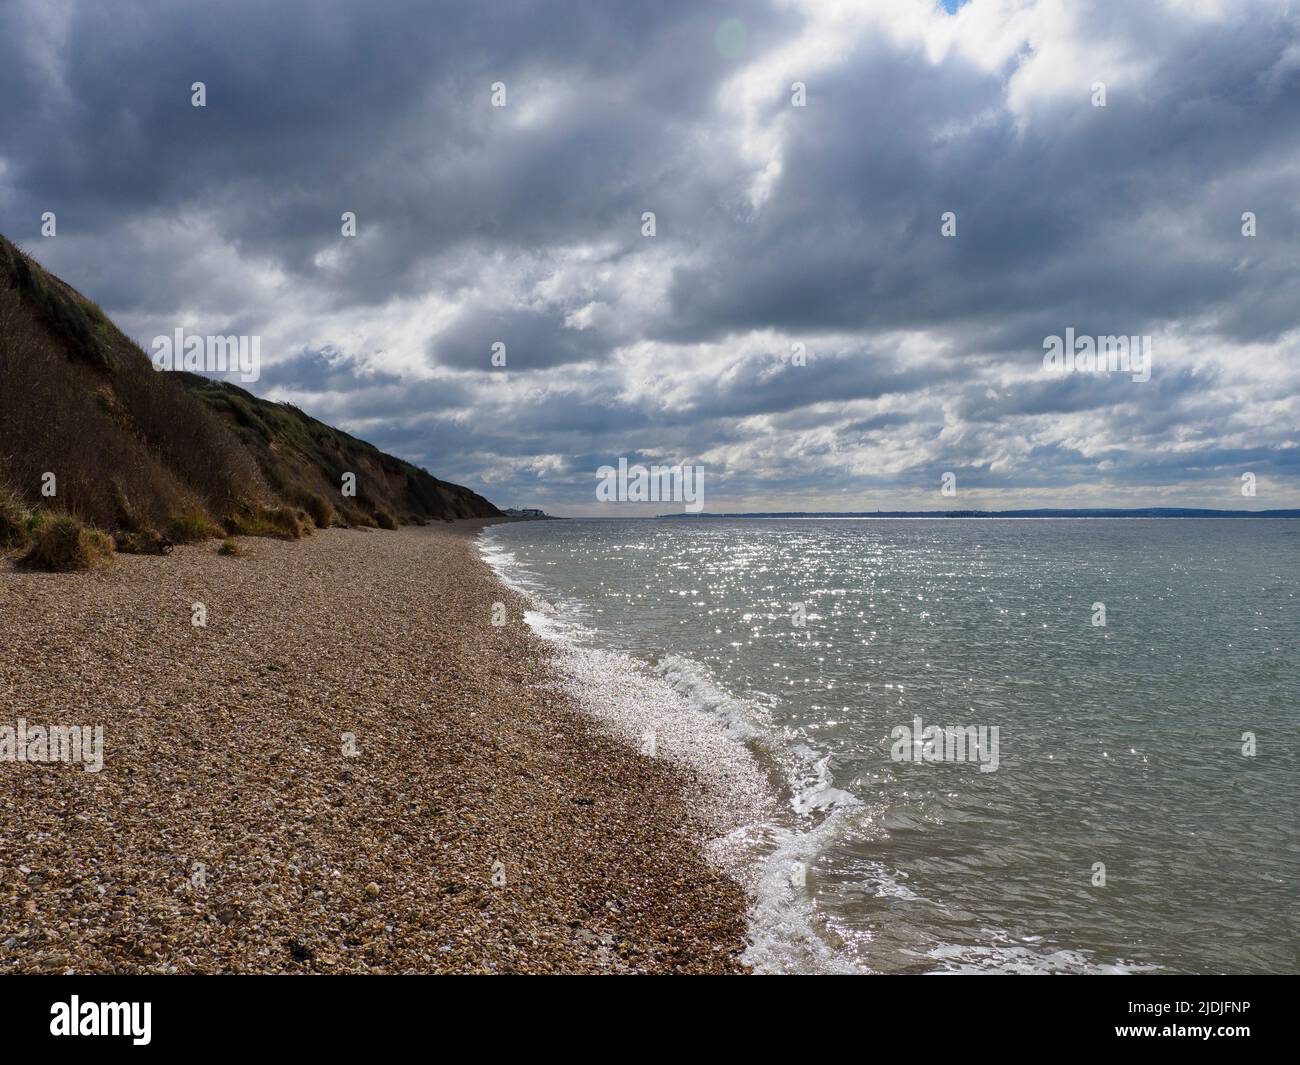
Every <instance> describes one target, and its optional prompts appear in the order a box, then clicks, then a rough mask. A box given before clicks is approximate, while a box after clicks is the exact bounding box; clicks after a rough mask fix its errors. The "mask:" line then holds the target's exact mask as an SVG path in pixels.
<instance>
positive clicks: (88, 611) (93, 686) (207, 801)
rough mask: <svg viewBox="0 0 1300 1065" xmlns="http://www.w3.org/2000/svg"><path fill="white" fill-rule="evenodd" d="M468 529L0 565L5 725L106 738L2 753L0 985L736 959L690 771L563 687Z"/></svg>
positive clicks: (654, 967)
mask: <svg viewBox="0 0 1300 1065" xmlns="http://www.w3.org/2000/svg"><path fill="white" fill-rule="evenodd" d="M484 524H485V523H484V522H482V521H462V522H456V523H454V524H438V525H432V526H429V527H424V528H415V527H404V528H401V529H399V530H396V531H383V530H360V529H349V530H344V529H330V530H325V531H320V532H317V533H316V534H315V535H313V536H311V537H309V538H307V539H304V540H301V541H297V542H282V541H278V540H269V539H245V540H241V544H242V545H243V546H244V547H245V548H246V549H247V551H248V553H247V554H246V555H245V556H244V557H228V556H223V555H219V554H218V553H217V551H216V544H215V543H214V542H211V541H209V542H205V543H200V544H192V545H186V546H181V547H177V548H176V549H175V551H174V552H173V553H172V554H170V555H168V556H166V557H145V556H120V555H119V556H116V557H114V559H113V560H112V562H111V564H110V565H108V566H107V567H105V568H102V569H99V570H95V571H92V572H89V573H76V574H47V573H28V572H23V571H21V570H17V569H15V568H14V567H13V565H12V561H11V560H7V561H5V562H4V563H3V565H0V645H3V648H4V651H3V657H2V659H0V726H5V725H7V726H10V727H16V724H17V722H18V721H19V720H20V719H22V720H23V721H25V722H26V723H27V725H28V727H31V726H37V725H39V726H48V725H56V726H57V725H69V726H72V725H77V726H85V727H88V728H94V727H98V726H102V728H103V736H104V744H103V767H102V769H100V770H99V771H97V772H91V771H87V770H86V768H85V767H84V766H83V765H82V764H74V763H60V762H54V763H46V764H39V763H34V762H23V761H18V760H9V761H0V973H14V972H48V973H443V972H447V973H451V972H457V973H533V972H536V973H543V972H547V973H666V972H685V973H738V972H744V971H746V970H745V966H744V964H743V963H742V961H741V960H740V957H741V954H742V952H743V951H744V949H745V946H746V939H745V936H746V908H747V900H746V896H745V893H744V891H743V890H742V888H741V887H740V885H739V884H738V883H737V882H736V881H735V880H734V879H731V878H730V877H729V876H728V875H726V874H725V873H724V872H722V871H721V870H720V869H718V868H716V867H715V866H713V865H711V864H710V862H709V860H708V859H707V858H706V856H705V843H706V839H707V837H708V835H709V832H710V828H709V825H708V822H707V816H706V810H705V809H704V804H702V803H701V802H700V801H699V796H700V795H701V793H702V791H703V790H704V788H705V785H704V783H703V782H702V780H700V779H697V778H696V777H695V775H694V774H693V772H692V770H691V769H690V767H689V766H687V765H683V764H681V763H673V762H669V761H666V760H663V759H659V758H654V757H647V756H645V755H642V754H640V753H638V750H637V749H636V746H635V745H634V744H632V743H629V742H628V741H627V739H626V738H625V737H620V736H619V735H618V734H617V733H616V732H614V731H612V730H611V729H609V727H608V726H607V725H606V724H605V723H603V722H602V721H601V720H600V719H599V718H598V717H597V716H596V715H593V714H592V713H591V712H590V708H584V707H582V706H581V705H579V704H578V702H576V701H575V700H574V698H573V697H572V696H570V695H569V694H567V690H566V688H565V687H564V686H563V684H562V683H561V676H560V671H559V668H558V665H557V662H556V660H555V653H554V651H553V650H552V649H550V648H549V647H548V646H547V645H546V644H545V643H544V642H543V641H542V640H540V639H539V638H538V637H537V636H535V635H534V634H533V633H532V632H531V631H530V629H529V628H528V626H527V625H526V624H525V622H524V618H523V613H524V609H525V607H526V605H527V604H526V603H525V601H524V600H523V599H522V598H521V597H520V596H518V595H517V594H516V593H515V592H514V591H512V590H510V589H508V588H507V587H505V586H504V585H503V584H501V583H500V582H499V581H498V580H497V578H496V577H495V576H494V575H493V574H492V572H491V571H490V570H489V569H488V567H487V566H486V565H485V564H484V563H483V562H482V561H481V559H480V558H479V556H478V554H477V552H476V551H475V548H474V543H473V537H474V535H475V534H476V533H477V531H478V530H479V529H480V528H481V527H482V526H483V525H484ZM497 603H501V604H504V607H505V621H506V623H505V624H504V625H502V626H495V625H493V623H492V621H493V606H494V604H497ZM199 606H201V607H202V610H201V611H200V610H199V609H198V608H199ZM196 618H198V619H200V620H202V621H203V622H204V624H195V620H196Z"/></svg>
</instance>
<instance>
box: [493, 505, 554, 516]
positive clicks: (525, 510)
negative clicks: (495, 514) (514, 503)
mask: <svg viewBox="0 0 1300 1065" xmlns="http://www.w3.org/2000/svg"><path fill="white" fill-rule="evenodd" d="M501 513H502V514H505V515H507V516H509V517H511V518H544V517H546V516H547V515H546V511H544V510H542V509H541V508H539V507H506V509H505V510H503V511H502V512H501Z"/></svg>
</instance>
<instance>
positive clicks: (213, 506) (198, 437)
mask: <svg viewBox="0 0 1300 1065" xmlns="http://www.w3.org/2000/svg"><path fill="white" fill-rule="evenodd" d="M347 473H351V474H354V475H355V495H344V492H343V486H344V474H347ZM56 512H57V513H58V514H60V515H66V516H67V518H68V519H70V520H75V521H77V522H80V523H81V524H82V525H83V526H88V527H90V529H96V528H97V529H102V530H108V531H110V532H112V534H113V537H114V539H115V540H116V542H117V547H118V550H126V551H145V552H151V551H165V550H168V549H169V547H170V544H171V543H172V542H183V541H187V540H194V539H201V538H204V537H207V536H212V535H222V534H224V533H242V534H252V535H270V536H281V537H290V538H296V537H298V536H301V535H304V534H305V533H307V532H309V531H310V530H311V529H312V528H313V527H324V526H327V525H330V524H348V525H377V526H382V527H385V528H392V527H396V525H397V524H399V523H401V522H421V523H422V522H424V521H427V520H429V519H437V518H443V519H452V518H461V517H477V516H490V515H495V514H497V513H499V512H498V511H497V509H496V508H495V507H494V506H493V505H492V504H491V503H489V502H488V501H487V500H486V499H484V498H482V497H481V496H478V495H476V494H475V493H473V492H471V491H469V490H468V489H466V488H462V487H460V486H458V485H453V484H448V483H446V482H443V481H439V480H437V479H436V478H434V477H432V476H430V475H429V474H428V473H426V472H425V471H424V470H420V469H417V468H416V467H414V466H412V465H410V464H409V463H407V462H403V461H402V460H400V459H397V458H394V457H393V456H391V455H385V454H384V453H383V452H381V451H379V450H378V449H377V448H375V447H373V446H372V445H370V444H367V443H365V442H364V441H361V440H357V439H356V438H354V437H351V436H349V435H348V434H346V433H343V432H340V431H338V430H336V429H333V428H331V427H329V426H327V425H324V424H323V423H321V422H318V421H316V420H315V419H313V418H310V417H308V416H307V415H306V414H304V413H303V412H302V411H300V410H298V409H297V408H295V407H292V406H289V405H287V404H277V403H270V402H268V401H266V400H262V399H258V398H257V397H256V396H254V395H252V394H251V393H249V392H247V391H245V390H243V389H241V388H236V387H235V386H233V385H228V384H223V383H220V382H216V381H213V380H210V379H208V378H204V377H199V376H197V375H194V374H187V373H178V372H165V373H160V372H158V371H156V370H155V369H154V367H153V364H152V363H151V361H150V360H149V357H148V356H147V355H146V354H145V353H144V352H143V351H142V350H141V349H140V348H139V347H138V346H137V345H136V344H135V343H134V342H132V341H131V340H130V339H129V338H128V337H126V336H125V335H124V334H123V333H122V332H121V331H119V330H118V329H117V327H116V326H114V325H113V323H112V322H110V321H109V320H108V318H107V317H106V316H105V315H104V313H103V312H102V311H101V310H100V309H99V307H97V306H96V305H95V304H94V303H92V302H91V301H89V300H87V299H86V298H85V297H83V296H82V295H80V294H79V293H78V292H76V291H75V290H74V289H72V288H71V287H70V286H68V285H67V284H65V283H64V282H62V281H60V280H59V279H58V278H56V277H54V276H53V275H52V274H49V273H47V272H46V271H45V270H43V269H42V268H41V267H40V266H39V265H38V264H37V263H36V262H34V261H33V260H32V259H31V258H30V257H29V256H27V255H26V254H24V253H23V252H22V251H20V250H19V249H18V248H16V247H15V246H14V245H13V244H11V243H10V242H9V241H7V240H5V239H4V238H3V237H0V550H4V549H12V548H14V547H17V546H22V545H25V544H27V543H29V542H31V541H32V540H33V539H34V536H35V531H36V525H37V524H39V522H40V520H41V519H42V517H43V516H47V515H52V514H54V513H56ZM60 529H61V530H62V533H61V535H62V536H63V537H64V540H63V541H60V542H66V543H69V544H71V543H73V542H74V541H75V542H76V543H77V544H78V545H79V544H81V543H82V541H81V539H80V537H73V536H72V535H71V534H70V533H69V532H68V531H67V529H66V528H65V527H64V526H60ZM88 535H89V533H88ZM98 542H99V541H98V540H96V543H98ZM68 554H69V555H70V556H72V557H75V558H83V557H85V556H86V553H85V552H82V551H80V550H77V551H72V552H69V553H68Z"/></svg>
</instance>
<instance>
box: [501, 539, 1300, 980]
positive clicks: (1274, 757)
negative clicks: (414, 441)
mask: <svg viewBox="0 0 1300 1065" xmlns="http://www.w3.org/2000/svg"><path fill="white" fill-rule="evenodd" d="M483 544H484V551H485V555H486V556H487V557H488V558H489V560H490V561H492V562H493V564H494V565H495V566H497V568H498V569H499V570H500V571H501V572H502V574H503V575H504V576H506V577H507V579H509V580H511V581H512V582H514V583H516V584H518V585H520V586H522V587H524V588H526V589H528V590H530V591H531V592H532V593H533V594H534V595H535V596H536V598H537V600H538V602H539V603H544V606H543V607H542V608H541V609H539V611H538V612H537V614H536V615H535V617H534V620H535V621H536V622H537V623H538V625H539V627H540V628H542V629H543V630H544V631H546V633H547V634H548V635H550V636H551V637H552V638H555V639H557V640H560V641H563V642H565V643H567V644H569V645H570V646H572V647H577V648H584V647H585V648H593V649H600V650H601V651H602V652H603V653H605V655H606V658H608V652H611V651H613V652H618V653H619V660H620V661H623V662H625V664H626V667H627V669H628V670H629V671H635V672H637V673H639V674H640V675H642V676H643V677H644V676H650V677H653V678H655V683H656V684H657V685H658V686H659V687H658V688H656V689H655V690H656V691H657V692H659V693H660V696H659V697H661V698H662V699H664V700H670V699H671V700H676V701H677V703H678V705H677V707H676V709H678V710H680V709H681V704H683V703H684V704H685V705H687V706H688V707H689V708H690V709H691V710H692V711H693V712H695V713H697V714H698V715H699V718H700V721H701V722H702V723H707V727H710V728H715V729H719V730H722V731H724V732H726V733H727V734H728V735H729V736H730V737H732V739H733V740H734V742H735V743H736V744H737V745H740V746H743V747H744V748H745V749H746V751H747V754H748V756H752V758H753V759H754V760H755V761H756V762H757V763H758V764H759V765H760V766H761V767H762V769H763V772H764V773H765V774H766V778H767V780H769V781H770V786H771V789H772V791H773V793H774V794H775V796H776V807H775V810H776V812H775V813H773V814H772V815H771V816H770V818H769V821H768V823H765V824H762V825H755V826H752V830H751V832H750V833H749V837H748V838H749V853H748V859H747V860H748V862H749V870H750V877H751V885H752V886H753V888H754V891H755V898H756V903H755V908H754V913H753V915H752V920H751V928H752V932H753V935H754V941H755V947H754V949H753V951H752V952H751V961H753V962H754V964H755V965H756V966H757V967H758V968H759V969H761V970H764V971H807V970H819V969H820V970H833V969H857V970H862V971H869V972H940V971H1029V972H1038V971H1044V972H1051V971H1060V972H1089V971H1100V972H1105V971H1132V972H1143V971H1172V972H1197V973H1217V972H1231V973H1238V972H1251V973H1254V972H1260V973H1272V972H1297V971H1300V947H1298V943H1300V934H1298V933H1300V927H1298V925H1300V918H1298V910H1300V908H1298V905H1297V903H1298V898H1297V895H1298V889H1297V882H1298V875H1300V830H1298V829H1297V823H1296V821H1297V810H1298V809H1300V803H1298V801H1297V800H1300V652H1298V651H1297V645H1298V642H1300V641H1298V639H1297V637H1300V522H1296V521H1292V522H1288V521H1283V520H1279V521H1272V520H1230V519H1215V520H1133V519H1119V520H1107V519H1099V520H1098V519H1090V520H991V519H975V520H958V519H940V520H863V521H856V520H751V521H722V520H708V521H689V520H685V521H683V520H660V521H655V520H641V521H617V520H614V521H608V520H607V521H586V520H583V521H556V522H533V523H524V524H514V525H506V526H496V527H493V528H491V529H489V530H488V531H487V532H486V533H485V534H484V540H483ZM799 604H802V607H800V606H799ZM1095 604H1104V609H1105V625H1104V626H1103V625H1099V624H1094V621H1095V620H1099V611H1098V610H1097V607H1096V605H1095ZM801 621H802V622H803V623H802V624H800V622H801ZM601 682H602V683H606V684H609V685H610V686H611V692H610V697H611V698H614V697H615V694H616V693H615V692H614V691H613V690H612V689H613V688H614V687H615V686H617V685H618V680H617V678H610V677H609V676H608V675H607V674H605V675H603V676H602V678H601ZM665 705H667V704H666V703H665ZM917 717H919V718H921V723H922V728H924V727H925V726H929V725H938V726H954V727H966V726H975V727H977V728H978V727H980V726H983V727H984V728H985V729H986V730H991V729H992V728H993V727H995V726H996V728H997V730H998V733H997V751H996V753H997V760H996V769H995V770H992V771H990V768H989V767H990V766H992V765H993V761H992V754H993V751H992V736H993V733H992V732H991V731H986V732H985V733H984V740H985V743H984V747H983V748H982V751H981V752H975V751H968V754H969V755H971V757H972V758H973V759H974V760H967V761H926V760H924V758H923V757H919V758H913V759H911V760H906V761H905V760H900V758H901V756H902V755H903V754H904V753H906V754H907V755H911V756H920V755H923V754H924V751H923V748H922V747H921V746H919V745H913V744H912V743H911V742H908V741H907V740H906V738H903V739H901V740H900V734H899V733H898V732H896V731H895V730H896V729H898V728H899V727H901V726H906V727H909V728H910V727H913V726H914V724H915V719H916V718H917ZM1248 733H1249V734H1251V735H1253V737H1254V744H1255V753H1254V755H1253V756H1248V755H1246V754H1244V753H1243V747H1244V745H1246V744H1247V743H1248V742H1249V737H1247V736H1246V734H1248ZM915 738H916V739H918V740H919V739H920V738H921V737H919V736H918V737H915ZM950 753H952V754H956V753H958V752H956V751H955V750H953V751H951V752H950ZM981 753H982V755H983V757H984V759H985V761H984V762H983V763H982V765H983V769H982V768H981V762H980V761H979V760H978V758H979V755H980V754H981ZM1103 866H1104V870H1103ZM1103 872H1104V883H1103V882H1102V874H1103Z"/></svg>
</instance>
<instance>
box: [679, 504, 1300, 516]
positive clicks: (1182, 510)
mask: <svg viewBox="0 0 1300 1065" xmlns="http://www.w3.org/2000/svg"><path fill="white" fill-rule="evenodd" d="M655 517H658V518H690V519H700V518H1300V510H1205V509H1198V508H1193V507H1142V508H1139V509H1136V510H1118V509H1117V510H1111V509H1106V508H1092V509H1079V508H1065V509H1060V510H1052V509H1039V510H821V511H818V510H781V511H745V512H736V513H722V514H656V515H655Z"/></svg>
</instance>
